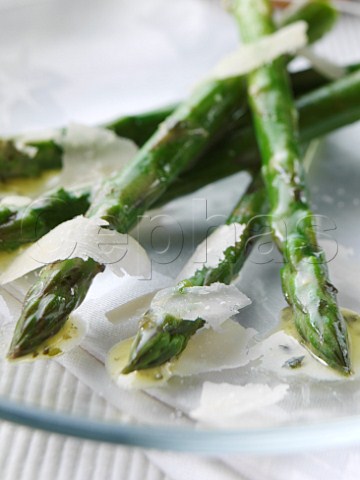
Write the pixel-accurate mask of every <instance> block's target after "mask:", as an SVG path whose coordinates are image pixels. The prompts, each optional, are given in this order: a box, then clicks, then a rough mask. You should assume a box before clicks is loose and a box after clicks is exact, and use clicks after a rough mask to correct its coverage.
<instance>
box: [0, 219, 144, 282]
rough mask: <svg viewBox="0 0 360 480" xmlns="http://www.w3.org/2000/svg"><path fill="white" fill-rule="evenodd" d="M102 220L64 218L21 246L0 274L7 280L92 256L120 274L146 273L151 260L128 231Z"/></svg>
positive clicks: (1, 280)
mask: <svg viewBox="0 0 360 480" xmlns="http://www.w3.org/2000/svg"><path fill="white" fill-rule="evenodd" d="M106 225H107V222H106V221H105V220H101V219H91V218H86V217H83V216H78V217H76V218H73V219H72V220H69V221H67V222H64V223H62V224H60V225H58V226H57V227H55V228H54V229H53V230H51V231H50V232H49V233H47V234H46V235H45V236H43V237H42V238H41V239H40V240H38V241H37V242H36V243H34V244H33V245H31V246H30V247H29V248H27V249H26V250H24V251H23V252H22V253H21V254H20V255H19V256H18V257H17V258H16V259H15V260H14V261H13V262H12V263H11V264H10V266H9V267H8V268H7V269H6V270H5V271H4V272H3V273H2V274H1V275H0V284H4V283H9V282H12V281H13V280H15V279H17V278H20V277H22V276H24V275H26V274H27V273H29V272H32V271H33V270H36V269H38V268H41V267H44V266H45V265H47V264H49V263H54V262H56V261H58V260H65V259H69V258H82V259H84V260H87V259H88V258H92V259H94V260H95V261H96V262H99V263H101V264H103V265H105V266H107V267H109V268H111V270H112V271H113V272H114V273H115V274H117V275H119V276H122V275H123V274H124V272H126V273H127V274H128V275H132V276H139V277H148V275H149V274H150V269H151V262H150V260H149V257H148V256H147V254H146V252H145V250H144V249H143V248H142V247H141V246H140V245H139V243H138V242H137V241H136V240H135V239H134V238H132V237H131V236H130V235H124V234H120V233H118V232H115V231H113V230H109V229H107V228H104V227H105V226H106Z"/></svg>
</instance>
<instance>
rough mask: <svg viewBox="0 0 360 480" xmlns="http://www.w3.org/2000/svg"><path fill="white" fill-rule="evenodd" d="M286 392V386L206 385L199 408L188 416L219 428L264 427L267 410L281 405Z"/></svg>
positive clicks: (287, 386) (250, 384)
mask: <svg viewBox="0 0 360 480" xmlns="http://www.w3.org/2000/svg"><path fill="white" fill-rule="evenodd" d="M288 389H289V385H287V384H280V385H277V386H276V387H274V388H271V387H269V386H268V385H266V384H261V383H260V384H255V383H248V384H247V385H244V386H242V385H232V384H229V383H212V382H205V383H204V384H203V387H202V391H201V399H200V405H199V406H198V407H197V408H196V409H194V410H192V411H191V412H190V416H191V417H192V418H194V419H196V420H199V421H201V422H202V423H205V424H208V425H213V426H218V427H228V428H229V427H230V428H236V427H239V426H241V427H245V426H247V427H248V426H255V425H256V424H257V423H259V424H260V425H262V426H263V425H264V418H265V419H266V417H269V407H272V406H273V405H276V404H277V403H279V402H280V401H282V400H283V399H284V398H285V396H286V394H287V391H288ZM259 417H260V418H259ZM263 417H264V418H263ZM259 420H260V421H259ZM254 421H255V425H254Z"/></svg>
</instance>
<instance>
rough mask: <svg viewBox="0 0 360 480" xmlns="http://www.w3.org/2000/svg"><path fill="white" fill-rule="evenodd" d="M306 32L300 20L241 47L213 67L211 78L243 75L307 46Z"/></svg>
mask: <svg viewBox="0 0 360 480" xmlns="http://www.w3.org/2000/svg"><path fill="white" fill-rule="evenodd" d="M306 30H307V23H306V22H304V21H302V20H301V21H298V22H295V23H292V24H291V25H287V26H286V27H283V28H280V29H279V30H278V31H276V32H275V33H273V34H271V35H267V36H266V37H263V38H261V39H260V40H258V41H256V42H253V43H250V44H247V45H242V46H241V47H240V48H239V49H238V50H236V51H235V52H233V53H231V54H229V55H227V56H226V57H225V58H224V59H223V60H222V61H221V62H220V63H219V64H218V65H217V67H215V70H214V71H213V72H212V74H211V78H215V79H219V80H221V79H225V78H228V77H237V76H240V75H245V74H246V73H248V72H251V71H252V70H255V69H256V68H259V67H261V66H262V65H266V64H267V63H270V62H272V61H273V60H275V59H276V58H278V57H280V56H281V55H284V54H290V53H294V52H296V51H297V50H298V49H299V48H302V47H304V46H305V45H306V44H307V36H306Z"/></svg>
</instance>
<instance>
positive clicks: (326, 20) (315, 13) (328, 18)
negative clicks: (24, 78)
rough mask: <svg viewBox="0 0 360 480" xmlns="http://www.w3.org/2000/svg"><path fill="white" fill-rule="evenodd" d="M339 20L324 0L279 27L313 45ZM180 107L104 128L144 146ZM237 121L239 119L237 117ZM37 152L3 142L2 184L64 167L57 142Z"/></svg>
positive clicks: (298, 84)
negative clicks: (301, 30)
mask: <svg viewBox="0 0 360 480" xmlns="http://www.w3.org/2000/svg"><path fill="white" fill-rule="evenodd" d="M336 19H337V13H336V11H335V9H334V8H333V7H332V6H331V5H329V3H328V2H325V1H324V0H314V1H311V2H309V3H307V4H305V5H302V6H300V7H299V9H298V10H297V11H296V12H294V13H293V14H292V15H291V16H288V17H286V18H284V19H283V20H282V21H281V22H280V23H281V25H287V24H289V23H291V22H295V21H297V20H305V21H306V22H307V23H308V25H309V32H310V36H311V41H316V40H318V39H320V38H321V37H322V36H324V35H325V33H327V32H328V31H329V30H330V29H331V28H332V26H333V25H334V23H335V21H336ZM292 79H293V83H294V91H295V92H296V93H298V94H302V93H305V92H306V91H310V90H311V89H313V88H315V87H317V86H319V85H322V84H324V83H325V82H326V79H324V78H323V77H322V76H321V75H319V74H317V73H316V72H314V71H313V70H310V71H308V72H300V73H295V74H293V75H292ZM176 107H177V106H169V107H165V108H162V109H159V110H154V111H152V112H148V113H144V114H140V115H128V116H125V117H122V118H120V119H118V120H116V121H114V122H111V123H109V124H107V125H105V128H108V129H110V130H112V131H114V132H115V133H116V134H117V135H118V136H122V137H125V138H128V139H130V140H133V141H134V142H135V143H136V144H137V145H139V146H142V145H143V144H144V143H145V142H146V140H148V138H149V137H150V136H151V135H152V134H153V133H154V132H155V130H156V128H157V126H158V125H159V123H161V122H162V121H163V120H165V118H166V117H168V116H169V115H170V114H171V113H172V112H173V111H174V109H175V108H176ZM235 118H236V117H235ZM26 146H28V147H33V149H34V148H35V151H36V153H35V155H34V156H32V155H31V154H29V153H28V152H27V151H26V150H25V149H23V148H20V147H19V146H17V143H16V141H15V140H13V139H10V140H2V141H0V180H6V179H10V178H17V177H36V176H38V175H39V174H40V173H41V172H43V171H46V170H53V169H59V168H61V166H62V156H63V149H62V147H61V145H59V144H58V143H57V141H56V140H54V139H51V138H50V139H48V140H43V141H32V142H28V143H27V145H26Z"/></svg>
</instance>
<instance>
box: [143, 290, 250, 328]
mask: <svg viewBox="0 0 360 480" xmlns="http://www.w3.org/2000/svg"><path fill="white" fill-rule="evenodd" d="M250 303H251V300H250V299H249V298H248V297H247V296H246V295H244V294H243V293H242V292H240V290H239V289H238V288H236V287H235V286H234V285H224V284H223V283H213V284H212V285H209V286H204V287H189V288H185V289H183V290H182V291H181V292H180V291H179V289H178V288H177V287H171V288H165V289H163V290H160V291H159V292H158V293H157V294H156V295H155V297H154V299H153V301H152V302H151V305H150V309H151V310H152V311H154V312H156V314H159V315H160V317H161V318H162V317H163V316H164V314H170V315H173V316H174V317H177V318H183V319H186V320H196V319H197V318H202V319H203V320H205V321H206V322H207V325H209V326H210V327H212V328H214V329H217V328H219V327H220V326H221V325H222V324H223V323H224V322H225V320H227V319H228V318H230V317H232V316H233V315H236V314H237V313H238V312H239V311H240V310H241V309H242V308H244V307H246V306H247V305H250Z"/></svg>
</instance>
